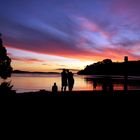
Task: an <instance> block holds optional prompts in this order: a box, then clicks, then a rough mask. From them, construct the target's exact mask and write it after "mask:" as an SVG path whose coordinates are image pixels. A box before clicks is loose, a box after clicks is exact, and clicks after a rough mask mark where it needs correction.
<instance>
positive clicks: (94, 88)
mask: <svg viewBox="0 0 140 140" xmlns="http://www.w3.org/2000/svg"><path fill="white" fill-rule="evenodd" d="M96 87H97V81H96V80H94V81H93V90H96Z"/></svg>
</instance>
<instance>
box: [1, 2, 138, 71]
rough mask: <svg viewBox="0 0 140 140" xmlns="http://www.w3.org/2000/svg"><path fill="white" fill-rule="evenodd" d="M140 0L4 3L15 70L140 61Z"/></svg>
mask: <svg viewBox="0 0 140 140" xmlns="http://www.w3.org/2000/svg"><path fill="white" fill-rule="evenodd" d="M139 12H140V1H139V0H123V1H122V0H106V1H103V0H93V1H92V0H83V1H81V0H74V1H73V0H72V1H66V0H59V1H56V0H30V2H29V0H24V1H19V0H12V1H7V0H1V5H0V19H1V22H0V32H1V33H2V34H3V41H4V45H5V47H6V48H7V49H8V53H9V56H10V57H11V58H12V60H13V61H12V66H13V68H14V69H19V70H28V71H58V69H61V68H68V69H77V70H80V69H83V68H84V67H85V66H86V65H89V64H92V63H94V62H98V61H102V60H104V59H107V58H109V59H112V60H113V61H115V62H116V61H119V62H120V61H123V58H124V56H128V57H129V60H140V30H139V28H140V16H139V15H138V13H139Z"/></svg>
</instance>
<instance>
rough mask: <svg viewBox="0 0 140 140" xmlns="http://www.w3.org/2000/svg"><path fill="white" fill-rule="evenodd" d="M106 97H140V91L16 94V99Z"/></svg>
mask: <svg viewBox="0 0 140 140" xmlns="http://www.w3.org/2000/svg"><path fill="white" fill-rule="evenodd" d="M82 96H83V97H88V96H90V97H105V96H112V97H115V96H116V97H118V96H140V91H139V90H131V91H112V92H109V91H107V92H104V91H72V92H58V93H57V94H54V93H52V92H48V91H38V92H29V93H20V94H16V97H82Z"/></svg>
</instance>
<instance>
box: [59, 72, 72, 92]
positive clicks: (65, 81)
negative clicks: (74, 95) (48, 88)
mask: <svg viewBox="0 0 140 140" xmlns="http://www.w3.org/2000/svg"><path fill="white" fill-rule="evenodd" d="M61 81H62V87H61V91H66V89H67V87H68V89H69V91H72V89H73V86H74V77H73V73H72V72H71V71H69V70H66V69H63V71H62V73H61Z"/></svg>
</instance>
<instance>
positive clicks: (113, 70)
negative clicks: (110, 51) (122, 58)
mask: <svg viewBox="0 0 140 140" xmlns="http://www.w3.org/2000/svg"><path fill="white" fill-rule="evenodd" d="M78 74H79V75H125V74H127V75H140V61H128V62H112V60H111V59H105V60H103V61H101V62H97V63H94V64H91V65H88V66H86V68H85V69H84V70H81V71H79V72H78Z"/></svg>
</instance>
